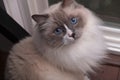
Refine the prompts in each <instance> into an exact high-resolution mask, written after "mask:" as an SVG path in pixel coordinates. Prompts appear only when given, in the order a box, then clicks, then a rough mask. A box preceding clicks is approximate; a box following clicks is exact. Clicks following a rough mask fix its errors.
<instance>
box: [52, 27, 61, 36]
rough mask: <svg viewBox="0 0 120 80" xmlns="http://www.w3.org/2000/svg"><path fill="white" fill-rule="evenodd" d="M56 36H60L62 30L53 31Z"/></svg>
mask: <svg viewBox="0 0 120 80" xmlns="http://www.w3.org/2000/svg"><path fill="white" fill-rule="evenodd" d="M54 33H55V34H56V35H60V34H62V33H63V30H62V29H61V28H56V29H55V32H54Z"/></svg>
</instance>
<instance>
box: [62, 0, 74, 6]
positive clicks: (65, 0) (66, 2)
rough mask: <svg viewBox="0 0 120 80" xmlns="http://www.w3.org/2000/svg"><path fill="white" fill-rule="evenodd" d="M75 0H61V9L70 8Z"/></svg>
mask: <svg viewBox="0 0 120 80" xmlns="http://www.w3.org/2000/svg"><path fill="white" fill-rule="evenodd" d="M74 2H75V0H62V7H67V6H70V5H71V4H72V3H74Z"/></svg>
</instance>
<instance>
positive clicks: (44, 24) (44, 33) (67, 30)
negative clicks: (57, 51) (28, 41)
mask: <svg viewBox="0 0 120 80" xmlns="http://www.w3.org/2000/svg"><path fill="white" fill-rule="evenodd" d="M70 1H71V2H70ZM67 3H69V4H67ZM70 3H71V4H70ZM68 5H69V6H70V5H72V6H73V8H74V9H73V11H71V12H72V14H67V13H66V11H65V8H66V7H65V6H68ZM79 6H80V5H78V4H77V5H76V4H74V3H73V2H72V0H64V2H63V3H61V6H60V7H59V8H58V9H56V10H55V11H53V12H51V13H47V14H43V15H33V16H32V17H33V19H34V20H35V21H36V22H37V26H36V27H37V29H38V31H39V34H40V36H41V38H42V40H44V42H46V43H47V44H48V45H49V46H52V47H60V46H63V45H69V44H72V43H74V42H75V41H76V40H77V39H79V38H80V37H81V35H82V31H83V28H84V24H85V23H84V20H83V17H82V16H81V15H80V14H73V12H74V11H75V10H76V9H79V8H80V7H79ZM68 8H69V7H68ZM38 37H39V36H38Z"/></svg>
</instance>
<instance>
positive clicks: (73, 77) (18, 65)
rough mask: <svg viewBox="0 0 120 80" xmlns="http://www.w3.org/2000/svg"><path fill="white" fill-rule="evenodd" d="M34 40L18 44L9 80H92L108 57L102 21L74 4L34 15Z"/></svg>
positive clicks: (67, 2)
mask: <svg viewBox="0 0 120 80" xmlns="http://www.w3.org/2000/svg"><path fill="white" fill-rule="evenodd" d="M32 18H33V19H34V20H35V21H36V23H37V24H36V27H35V29H34V34H33V35H32V37H28V38H25V39H24V40H21V41H20V42H19V43H17V44H16V45H15V46H14V47H13V48H12V50H11V51H10V55H9V57H8V60H7V66H6V79H7V80H88V78H87V77H86V74H87V73H88V72H93V69H92V68H94V67H95V68H97V67H98V66H99V63H101V62H102V60H103V59H104V58H105V57H106V53H105V45H104V39H103V36H102V34H101V30H100V28H99V26H100V25H101V21H100V20H99V19H98V18H97V17H96V16H95V15H94V14H93V13H92V12H91V11H90V10H88V9H87V8H85V7H84V6H82V5H80V4H78V3H77V2H76V1H74V0H63V1H62V2H59V3H57V4H54V5H52V6H51V7H49V8H48V9H47V10H46V11H44V12H43V13H42V14H36V15H33V16H32Z"/></svg>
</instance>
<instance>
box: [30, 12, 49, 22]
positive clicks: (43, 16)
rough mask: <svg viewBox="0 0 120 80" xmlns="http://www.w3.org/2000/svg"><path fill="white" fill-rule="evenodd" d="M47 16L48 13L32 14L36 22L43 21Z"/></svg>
mask: <svg viewBox="0 0 120 80" xmlns="http://www.w3.org/2000/svg"><path fill="white" fill-rule="evenodd" d="M48 17H49V15H48V14H43V15H40V14H34V15H32V18H33V20H34V21H35V22H37V23H41V22H43V21H45V20H46V19H48Z"/></svg>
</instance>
